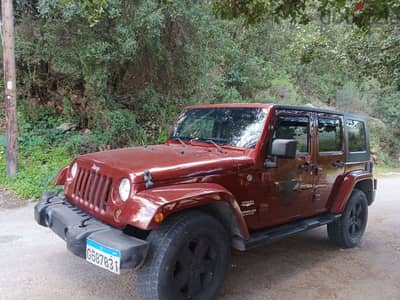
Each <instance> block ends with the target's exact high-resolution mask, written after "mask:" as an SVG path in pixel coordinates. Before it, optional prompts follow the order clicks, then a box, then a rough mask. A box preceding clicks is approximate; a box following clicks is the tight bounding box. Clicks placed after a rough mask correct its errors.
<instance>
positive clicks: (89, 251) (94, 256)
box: [86, 239, 121, 274]
mask: <svg viewBox="0 0 400 300" xmlns="http://www.w3.org/2000/svg"><path fill="white" fill-rule="evenodd" d="M86 260H87V261H88V262H90V263H92V264H94V265H96V266H98V267H100V268H103V269H106V270H108V271H110V272H113V273H115V274H119V266H120V262H121V252H120V251H119V250H116V249H112V248H109V247H107V246H104V245H102V244H100V243H98V242H95V241H93V240H90V239H87V240H86Z"/></svg>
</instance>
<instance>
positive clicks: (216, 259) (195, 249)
mask: <svg viewBox="0 0 400 300" xmlns="http://www.w3.org/2000/svg"><path fill="white" fill-rule="evenodd" d="M147 240H148V241H150V250H149V255H148V258H147V260H146V262H145V263H144V265H143V267H142V268H141V269H139V271H138V287H139V292H140V294H141V297H142V300H181V299H182V300H208V299H214V298H215V297H216V295H217V292H218V289H219V287H220V286H221V284H222V282H223V279H224V276H225V273H226V271H227V269H228V266H229V258H230V245H231V239H230V235H229V233H228V232H227V231H226V230H225V228H224V227H223V226H222V225H221V224H220V223H219V222H218V221H217V220H216V219H215V218H213V217H211V216H209V215H207V214H204V213H201V212H196V211H192V212H187V213H183V214H178V215H176V216H172V217H170V218H168V219H166V220H165V221H164V223H163V224H162V225H161V227H160V228H159V229H157V230H153V231H152V232H151V233H150V235H149V237H148V239H147Z"/></svg>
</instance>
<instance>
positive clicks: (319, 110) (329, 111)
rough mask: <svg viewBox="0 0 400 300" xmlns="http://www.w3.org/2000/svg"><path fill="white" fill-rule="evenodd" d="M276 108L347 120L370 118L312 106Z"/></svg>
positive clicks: (282, 105) (280, 106) (281, 106)
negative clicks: (333, 115) (334, 116)
mask: <svg viewBox="0 0 400 300" xmlns="http://www.w3.org/2000/svg"><path fill="white" fill-rule="evenodd" d="M274 106H275V108H276V109H285V110H301V111H309V112H321V113H327V114H335V115H341V116H345V117H346V118H349V117H350V118H356V119H361V120H366V119H367V118H368V117H367V116H363V115H358V114H353V113H346V112H340V111H335V110H329V109H323V108H318V107H312V106H297V105H286V104H275V105H274Z"/></svg>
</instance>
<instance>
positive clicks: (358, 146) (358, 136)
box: [346, 120, 367, 152]
mask: <svg viewBox="0 0 400 300" xmlns="http://www.w3.org/2000/svg"><path fill="white" fill-rule="evenodd" d="M346 130H347V135H348V139H349V151H350V152H359V151H366V150H367V143H366V140H365V126H364V122H361V121H356V120H346Z"/></svg>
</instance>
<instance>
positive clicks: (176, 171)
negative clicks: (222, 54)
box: [78, 144, 253, 183]
mask: <svg viewBox="0 0 400 300" xmlns="http://www.w3.org/2000/svg"><path fill="white" fill-rule="evenodd" d="M224 150H225V151H226V153H225V154H223V153H221V152H219V151H218V150H217V149H216V148H214V146H211V147H208V146H193V145H188V146H186V147H184V146H183V145H175V144H163V145H154V146H148V147H135V148H125V149H118V150H111V151H105V152H96V153H91V154H87V155H83V156H81V157H79V158H78V161H85V162H89V163H93V164H95V165H96V166H97V167H100V168H105V169H109V170H110V169H111V170H113V171H120V172H122V173H124V174H125V176H126V175H129V176H131V178H132V179H133V181H134V182H135V183H141V182H144V177H143V175H144V171H147V170H148V171H150V173H151V176H152V178H153V181H159V180H168V179H176V178H182V177H195V176H206V175H211V174H217V173H222V172H229V171H231V172H235V171H238V170H239V169H240V167H244V166H248V165H251V164H253V160H252V159H251V157H250V156H249V155H245V152H246V151H244V150H240V149H238V150H233V149H224Z"/></svg>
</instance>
